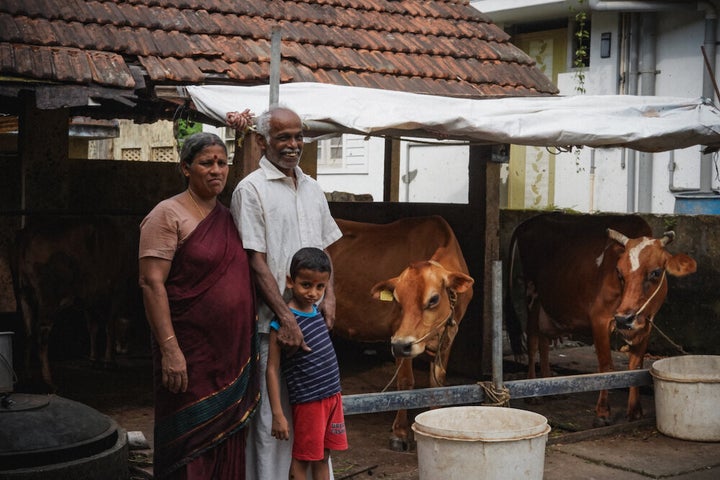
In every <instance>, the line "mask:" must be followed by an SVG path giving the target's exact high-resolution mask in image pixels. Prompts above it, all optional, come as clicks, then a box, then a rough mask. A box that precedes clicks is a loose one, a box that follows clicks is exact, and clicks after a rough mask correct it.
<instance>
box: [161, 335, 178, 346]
mask: <svg viewBox="0 0 720 480" xmlns="http://www.w3.org/2000/svg"><path fill="white" fill-rule="evenodd" d="M173 338H175V335H170V336H169V337H167V338H166V339H165V340H163V341H162V343H163V344H166V343H167V342H169V341H170V340H172V339H173Z"/></svg>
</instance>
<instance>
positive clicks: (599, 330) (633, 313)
mask: <svg viewBox="0 0 720 480" xmlns="http://www.w3.org/2000/svg"><path fill="white" fill-rule="evenodd" d="M673 237H674V233H673V232H667V233H665V235H664V236H663V237H662V238H660V239H654V238H652V230H651V228H650V226H649V225H648V224H647V222H645V221H644V220H643V219H642V218H641V217H639V216H635V215H623V216H620V215H615V216H611V215H597V216H595V215H593V216H579V215H560V214H547V215H539V216H537V217H533V218H530V219H529V220H527V221H525V222H523V223H522V224H520V225H519V226H518V227H517V228H516V229H515V232H513V237H512V240H511V252H513V250H514V248H515V247H516V248H517V252H518V254H519V258H520V263H521V265H522V271H523V278H524V283H525V289H526V300H527V305H526V306H527V314H528V317H527V353H528V367H529V368H528V377H529V378H535V355H536V353H537V352H538V350H539V353H540V374H541V376H542V377H548V376H550V364H549V361H548V350H549V342H550V340H553V339H557V338H560V337H562V336H564V335H567V334H571V333H592V337H593V342H594V344H595V352H596V354H597V358H598V367H599V371H600V372H610V371H613V370H614V367H613V362H612V356H611V353H610V334H611V333H612V332H613V331H615V332H618V333H619V334H620V336H621V337H622V339H623V340H624V341H625V343H626V345H627V349H628V352H629V365H628V366H629V368H630V369H631V370H632V369H639V368H642V366H643V357H644V355H645V352H646V349H647V345H648V340H649V336H650V330H651V329H652V322H653V318H654V317H655V314H656V313H657V312H658V310H659V309H660V307H661V306H662V304H663V302H664V301H665V296H666V295H667V290H668V284H667V278H666V275H667V274H669V275H673V276H676V277H681V276H685V275H688V274H690V273H693V272H694V271H695V269H696V263H695V260H693V259H692V258H690V257H689V256H687V255H685V254H676V255H673V254H671V253H670V252H668V251H667V250H666V249H665V246H666V245H667V244H668V243H669V242H670V241H671V240H672V239H673ZM511 256H512V253H511ZM511 270H512V267H511ZM510 277H511V278H512V273H511V275H510ZM511 289H512V283H511ZM511 296H512V295H511V294H510V295H508V296H507V297H506V298H508V299H509V298H511ZM507 310H508V313H510V316H509V317H508V325H507V328H508V333H509V335H510V336H511V344H512V346H513V350H514V351H515V352H516V353H518V351H519V346H520V344H521V341H520V340H519V335H518V334H519V332H520V329H519V328H518V321H517V317H516V316H515V315H514V312H513V309H512V305H511V304H508V308H507ZM607 395H608V394H607V390H603V391H601V392H600V395H599V398H598V402H597V407H596V418H595V425H607V424H609V423H610V406H609V403H608V396H607ZM627 417H628V419H629V420H636V419H638V418H640V417H642V406H641V404H640V398H639V391H638V388H637V387H631V388H630V393H629V397H628V405H627Z"/></svg>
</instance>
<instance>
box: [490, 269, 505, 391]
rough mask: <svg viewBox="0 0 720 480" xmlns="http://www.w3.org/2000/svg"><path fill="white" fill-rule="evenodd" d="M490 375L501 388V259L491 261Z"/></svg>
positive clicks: (494, 384)
mask: <svg viewBox="0 0 720 480" xmlns="http://www.w3.org/2000/svg"><path fill="white" fill-rule="evenodd" d="M492 278H493V281H492V292H493V293H492V312H493V315H492V317H493V318H492V322H493V329H492V332H493V338H492V376H493V387H494V388H495V390H496V391H498V392H499V391H500V390H502V388H503V354H502V353H503V347H502V345H503V336H502V261H500V260H495V261H493V270H492Z"/></svg>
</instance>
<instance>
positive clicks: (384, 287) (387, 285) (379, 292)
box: [370, 277, 398, 302]
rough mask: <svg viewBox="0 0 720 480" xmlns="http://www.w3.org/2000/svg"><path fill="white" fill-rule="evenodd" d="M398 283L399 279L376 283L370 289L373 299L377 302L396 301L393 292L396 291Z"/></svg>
mask: <svg viewBox="0 0 720 480" xmlns="http://www.w3.org/2000/svg"><path fill="white" fill-rule="evenodd" d="M397 282H398V277H395V278H391V279H389V280H384V281H382V282H379V283H376V284H375V285H373V287H372V288H371V289H370V295H372V297H373V298H374V299H376V300H382V301H385V302H392V301H393V299H394V297H393V292H394V291H395V286H396V285H397Z"/></svg>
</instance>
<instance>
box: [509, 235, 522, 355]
mask: <svg viewBox="0 0 720 480" xmlns="http://www.w3.org/2000/svg"><path fill="white" fill-rule="evenodd" d="M517 231H518V229H517V228H516V229H515V230H513V234H512V237H511V238H510V247H509V250H508V251H509V263H510V265H509V268H508V283H507V289H506V290H505V302H504V303H505V308H504V310H505V312H506V314H505V330H506V331H507V335H508V339H509V341H510V348H511V349H512V352H513V354H514V355H515V358H516V359H519V358H520V357H522V356H523V355H524V354H525V353H526V352H527V348H526V345H525V338H524V335H523V326H522V321H521V320H520V316H519V315H518V313H517V311H516V310H515V302H513V298H514V291H513V286H514V283H515V282H514V275H513V273H514V270H515V259H516V258H517V259H518V260H519V256H518V252H517V250H518V245H517V243H518V240H517Z"/></svg>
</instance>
